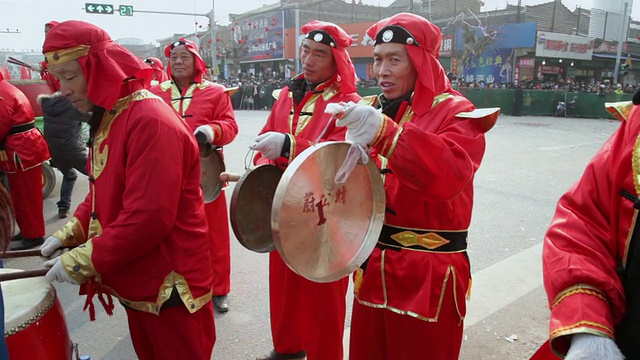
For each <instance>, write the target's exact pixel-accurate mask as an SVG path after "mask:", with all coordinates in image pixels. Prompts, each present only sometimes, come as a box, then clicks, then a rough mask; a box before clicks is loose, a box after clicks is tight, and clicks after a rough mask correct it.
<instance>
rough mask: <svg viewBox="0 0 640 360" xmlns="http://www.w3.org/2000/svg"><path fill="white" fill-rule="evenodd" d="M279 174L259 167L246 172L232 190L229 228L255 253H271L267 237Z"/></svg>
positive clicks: (269, 167)
mask: <svg viewBox="0 0 640 360" xmlns="http://www.w3.org/2000/svg"><path fill="white" fill-rule="evenodd" d="M281 177H282V170H280V168H278V167H277V166H275V165H266V164H265V165H260V166H258V167H256V168H255V169H253V170H249V171H247V172H246V173H245V174H244V175H242V177H241V178H240V180H238V183H237V184H236V186H235V187H234V188H233V194H232V195H231V203H230V204H229V215H230V216H229V218H230V220H231V228H232V229H233V233H234V234H235V235H236V238H237V239H238V241H239V242H240V244H242V246H244V247H245V248H247V249H249V250H251V251H255V252H257V253H268V252H270V251H273V250H275V245H274V244H273V236H272V235H271V205H272V204H273V196H274V195H275V192H276V188H277V187H278V182H279V181H280V178H281Z"/></svg>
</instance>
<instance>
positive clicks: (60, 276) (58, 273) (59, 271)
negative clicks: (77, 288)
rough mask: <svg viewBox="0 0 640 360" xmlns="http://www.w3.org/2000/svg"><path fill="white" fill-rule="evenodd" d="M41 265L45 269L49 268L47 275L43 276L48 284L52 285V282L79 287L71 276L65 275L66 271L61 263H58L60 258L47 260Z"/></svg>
mask: <svg viewBox="0 0 640 360" xmlns="http://www.w3.org/2000/svg"><path fill="white" fill-rule="evenodd" d="M43 265H44V267H46V268H49V267H50V268H51V269H50V270H49V271H48V272H47V274H46V275H45V276H44V278H45V279H46V280H47V281H48V282H50V283H52V282H54V281H57V282H67V283H69V284H73V285H80V284H78V283H77V282H76V281H75V280H73V278H72V277H71V276H69V274H68V273H67V270H65V269H64V266H62V262H60V257H57V258H55V259H52V260H49V261H47V262H45V263H44V264H43Z"/></svg>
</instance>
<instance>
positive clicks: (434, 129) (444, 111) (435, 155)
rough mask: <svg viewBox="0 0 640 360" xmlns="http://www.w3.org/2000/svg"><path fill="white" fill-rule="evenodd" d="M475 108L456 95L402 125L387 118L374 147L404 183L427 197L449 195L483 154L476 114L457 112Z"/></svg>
mask: <svg viewBox="0 0 640 360" xmlns="http://www.w3.org/2000/svg"><path fill="white" fill-rule="evenodd" d="M473 109H474V106H473V104H471V102H469V101H468V100H466V99H464V98H460V97H456V98H453V99H449V100H447V101H445V102H444V103H442V104H440V105H438V106H437V107H435V108H434V109H433V110H431V111H430V112H428V113H426V114H425V115H423V116H422V117H417V116H415V118H414V119H412V120H411V121H410V122H406V123H405V124H404V125H403V126H402V127H399V126H397V125H396V124H395V123H394V122H392V121H390V120H389V124H388V126H387V127H386V134H385V135H383V136H382V138H381V139H380V141H379V142H378V143H377V144H376V146H375V148H376V150H377V151H378V152H379V153H380V154H382V155H383V156H386V157H388V158H389V164H390V168H391V170H392V171H393V173H394V174H395V175H396V176H397V177H398V179H399V181H400V182H401V183H402V184H404V185H405V186H408V187H409V188H411V189H413V190H415V191H416V193H418V194H421V195H422V196H423V197H424V198H425V199H427V200H435V201H440V200H441V201H445V200H450V199H452V198H454V197H456V196H457V195H458V194H460V192H461V191H462V190H463V189H464V188H465V187H466V186H467V185H468V184H469V182H471V181H472V180H473V176H474V174H475V172H476V170H478V167H479V166H480V163H481V161H482V157H483V156H484V151H485V140H484V131H483V130H482V129H480V128H479V127H478V126H477V125H476V124H475V123H474V119H462V118H457V117H456V114H458V113H460V112H462V111H470V110H473Z"/></svg>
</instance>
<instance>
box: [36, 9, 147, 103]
mask: <svg viewBox="0 0 640 360" xmlns="http://www.w3.org/2000/svg"><path fill="white" fill-rule="evenodd" d="M43 53H44V57H45V61H46V63H47V65H48V66H51V65H54V64H59V63H63V62H66V61H72V60H77V61H78V63H80V66H81V67H82V73H83V75H84V78H85V80H86V81H87V98H88V99H89V100H90V101H91V102H92V103H94V104H95V105H97V106H100V107H103V108H105V109H107V110H110V109H111V108H113V105H114V104H115V103H116V100H118V98H120V97H121V96H123V95H125V94H123V91H124V89H125V88H123V85H124V83H125V80H126V79H130V78H135V79H139V80H140V81H142V82H143V85H144V87H148V85H149V81H150V80H151V77H152V76H153V69H151V68H150V67H149V66H147V65H145V64H144V63H143V62H142V60H140V58H138V57H137V56H135V55H133V54H132V53H131V52H129V50H127V49H125V48H124V47H122V46H120V45H118V44H116V43H115V42H113V41H112V40H111V38H110V37H109V35H108V34H107V33H106V32H105V31H104V30H102V29H101V28H99V27H97V26H95V25H93V24H89V23H86V22H84V21H77V20H70V21H65V22H62V23H60V24H58V25H56V26H55V27H54V28H53V29H51V31H49V33H48V34H47V36H46V37H45V40H44V47H43Z"/></svg>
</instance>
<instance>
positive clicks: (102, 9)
mask: <svg viewBox="0 0 640 360" xmlns="http://www.w3.org/2000/svg"><path fill="white" fill-rule="evenodd" d="M84 9H85V11H86V12H87V13H89V14H109V15H111V14H113V5H111V4H95V3H85V4H84ZM132 10H133V9H132Z"/></svg>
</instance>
